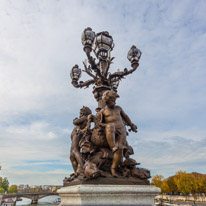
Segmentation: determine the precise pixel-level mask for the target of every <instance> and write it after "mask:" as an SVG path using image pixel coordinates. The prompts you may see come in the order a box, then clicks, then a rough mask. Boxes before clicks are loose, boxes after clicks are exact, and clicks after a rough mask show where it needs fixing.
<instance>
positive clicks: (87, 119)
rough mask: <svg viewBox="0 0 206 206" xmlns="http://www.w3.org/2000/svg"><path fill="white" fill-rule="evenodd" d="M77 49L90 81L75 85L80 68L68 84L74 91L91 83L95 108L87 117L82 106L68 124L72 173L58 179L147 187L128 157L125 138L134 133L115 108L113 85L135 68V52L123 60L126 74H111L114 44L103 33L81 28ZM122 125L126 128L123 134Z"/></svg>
mask: <svg viewBox="0 0 206 206" xmlns="http://www.w3.org/2000/svg"><path fill="white" fill-rule="evenodd" d="M82 44H83V46H84V51H85V53H86V55H87V58H88V61H89V66H87V62H86V61H85V62H84V68H85V69H84V70H83V71H84V72H86V73H87V74H88V75H89V76H90V77H92V79H90V80H88V81H85V82H82V81H79V79H80V77H81V69H80V68H79V67H78V65H75V66H74V67H73V68H72V70H71V73H70V75H71V78H72V84H73V86H74V87H77V88H82V87H88V86H90V85H91V84H93V85H94V87H93V94H94V97H95V99H96V100H97V102H98V107H97V108H96V114H92V112H91V110H90V109H89V108H88V107H86V106H83V107H82V108H81V109H80V114H79V117H78V118H75V119H74V120H73V124H74V129H73V131H72V134H71V149H70V160H71V163H72V167H73V169H74V173H73V174H71V175H70V177H66V178H65V179H64V185H65V186H67V185H73V184H79V183H85V184H87V183H88V184H89V183H93V184H95V183H96V184H112V183H114V184H149V181H148V178H150V171H149V170H147V169H143V168H139V167H137V165H139V164H140V163H137V162H136V161H135V160H134V159H132V158H131V157H130V155H132V154H134V152H133V148H132V147H131V146H130V145H129V144H128V141H127V136H128V135H129V132H131V131H133V132H137V126H136V125H135V124H134V123H132V121H131V120H130V118H129V117H128V115H127V114H126V113H125V112H124V111H123V109H122V108H121V107H120V106H117V105H116V99H117V98H118V97H119V95H118V93H117V88H118V85H119V81H120V80H121V79H122V78H124V77H125V76H126V75H128V74H131V73H133V72H134V71H135V70H136V69H137V67H138V66H139V59H140V57H141V52H140V50H139V49H137V48H136V47H135V46H132V47H131V49H130V51H129V52H128V56H127V57H128V59H129V61H130V62H131V66H132V69H130V70H128V69H126V68H125V69H124V71H117V72H115V73H113V74H111V73H110V72H109V68H110V64H111V63H112V60H113V59H114V58H111V51H112V49H113V47H114V44H113V39H112V37H111V36H110V35H109V33H108V32H100V33H97V34H95V33H94V32H93V31H92V29H91V28H86V29H85V30H84V32H83V34H82ZM92 51H93V52H94V53H95V55H96V57H97V59H98V62H97V63H96V61H95V59H94V58H93V57H92V56H91V52H92ZM92 122H93V123H94V124H91V123H92ZM91 125H94V126H93V127H92V126H91ZM126 126H129V129H128V131H127V128H126Z"/></svg>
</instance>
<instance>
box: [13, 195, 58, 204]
mask: <svg viewBox="0 0 206 206" xmlns="http://www.w3.org/2000/svg"><path fill="white" fill-rule="evenodd" d="M58 197H59V196H57V195H53V196H48V197H44V198H42V199H39V200H38V204H37V205H36V206H54V205H55V206H57V205H56V204H55V200H56V199H57V198H58ZM16 205H17V206H26V205H31V200H30V199H27V198H22V201H17V202H16ZM32 206H35V205H32Z"/></svg>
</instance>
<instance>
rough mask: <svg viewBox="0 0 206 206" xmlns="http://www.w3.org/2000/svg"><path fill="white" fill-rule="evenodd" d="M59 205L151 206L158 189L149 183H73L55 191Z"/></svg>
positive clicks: (158, 191)
mask: <svg viewBox="0 0 206 206" xmlns="http://www.w3.org/2000/svg"><path fill="white" fill-rule="evenodd" d="M57 192H58V193H59V195H60V197H61V204H60V206H69V205H73V206H74V205H85V206H86V205H87V206H89V205H99V206H100V205H105V206H106V205H137V206H140V205H141V206H152V205H154V198H155V196H157V195H158V194H159V193H160V189H159V188H157V187H155V186H151V185H92V184H87V185H75V186H68V187H63V188H61V189H59V190H58V191H57Z"/></svg>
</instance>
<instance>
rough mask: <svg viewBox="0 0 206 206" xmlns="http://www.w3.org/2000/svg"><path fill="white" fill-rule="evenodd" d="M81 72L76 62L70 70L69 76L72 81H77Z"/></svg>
mask: <svg viewBox="0 0 206 206" xmlns="http://www.w3.org/2000/svg"><path fill="white" fill-rule="evenodd" d="M81 74H82V71H81V69H80V68H79V66H78V65H77V64H76V65H75V66H74V67H73V68H72V69H71V71H70V77H71V79H72V82H78V80H79V79H80V77H81Z"/></svg>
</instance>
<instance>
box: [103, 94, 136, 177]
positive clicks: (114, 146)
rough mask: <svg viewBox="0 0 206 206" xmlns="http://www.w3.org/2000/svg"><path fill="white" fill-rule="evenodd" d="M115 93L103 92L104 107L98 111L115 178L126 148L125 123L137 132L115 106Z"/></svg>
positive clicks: (121, 110)
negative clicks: (110, 154) (110, 153)
mask: <svg viewBox="0 0 206 206" xmlns="http://www.w3.org/2000/svg"><path fill="white" fill-rule="evenodd" d="M117 97H118V95H117V93H116V92H114V91H112V90H109V91H106V92H104V94H103V96H102V99H103V101H104V102H105V103H106V106H105V107H104V108H102V109H101V110H100V111H99V115H101V116H102V123H103V125H104V126H105V132H106V139H107V142H108V145H109V147H110V148H111V150H112V152H113V154H114V155H113V160H112V165H111V174H112V176H114V177H117V176H118V175H117V173H116V168H117V166H118V165H119V164H120V162H121V160H122V158H123V149H125V148H126V147H127V142H126V136H127V131H126V127H125V123H126V124H127V125H128V126H130V127H131V130H132V131H133V132H137V126H136V125H135V124H133V123H132V122H131V120H130V118H129V117H128V116H127V114H125V112H124V111H123V109H122V108H121V107H120V106H116V105H115V104H116V98H117Z"/></svg>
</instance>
